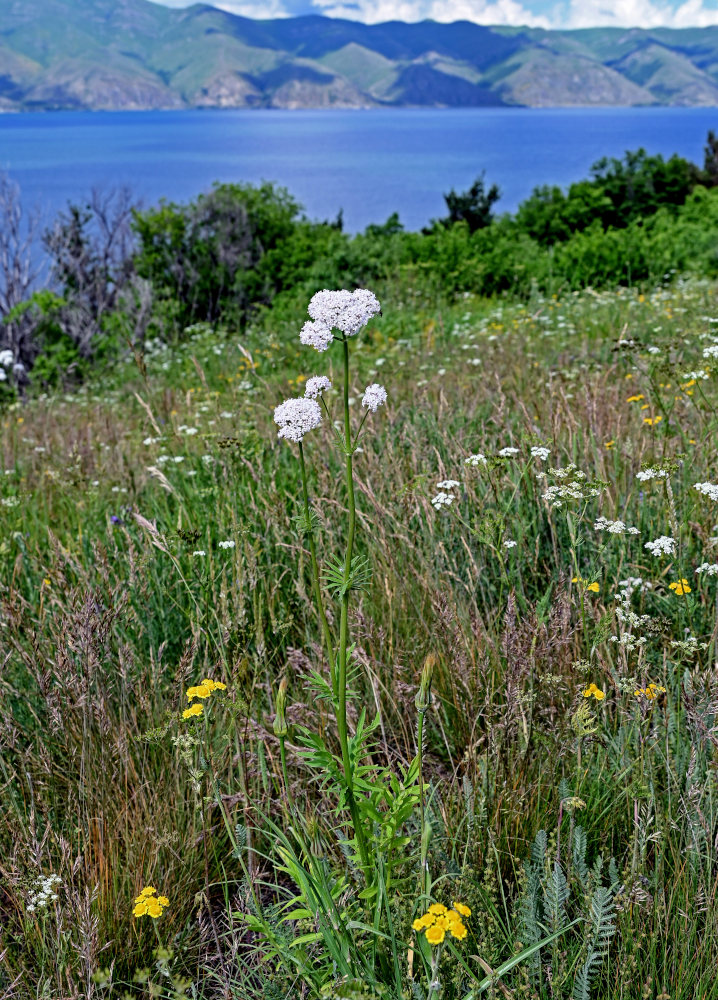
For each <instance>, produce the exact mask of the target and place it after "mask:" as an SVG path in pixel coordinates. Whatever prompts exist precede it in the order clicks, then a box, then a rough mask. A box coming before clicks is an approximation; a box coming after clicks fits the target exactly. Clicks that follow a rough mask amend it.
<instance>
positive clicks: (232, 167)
mask: <svg viewBox="0 0 718 1000" xmlns="http://www.w3.org/2000/svg"><path fill="white" fill-rule="evenodd" d="M709 128H713V129H715V130H716V131H718V108H601V109H583V108H581V109H565V108H561V109H522V108H516V109H513V108H512V109H502V108H489V109H486V108H468V109H451V110H448V109H447V110H444V109H426V110H424V109H381V110H368V111H339V110H337V111H179V112H178V111H147V112H112V113H109V112H108V113H104V112H95V113H92V112H55V113H50V114H18V115H0V170H5V171H8V172H9V173H10V174H11V175H12V177H13V178H14V179H15V180H17V181H18V182H19V183H20V185H21V187H22V190H23V201H24V203H25V204H26V205H27V206H30V205H35V204H37V205H39V206H40V207H41V209H42V211H43V215H44V216H45V217H46V218H49V217H50V216H51V215H52V214H54V212H55V211H57V210H58V209H59V208H62V207H64V206H65V204H66V203H67V201H68V200H69V199H80V198H82V197H83V195H85V194H87V193H88V192H89V190H90V189H91V188H92V187H93V186H97V185H99V186H102V187H108V186H112V185H116V184H128V185H130V186H131V187H132V189H133V190H134V192H135V193H136V195H137V196H138V197H139V198H141V199H142V200H143V202H144V203H145V204H149V203H153V202H156V201H158V200H159V199H160V198H161V197H165V198H167V199H170V200H175V201H181V200H185V199H188V198H191V197H192V196H194V195H196V194H198V193H199V192H201V191H203V190H207V189H208V188H209V187H210V186H211V184H212V182H213V181H215V180H218V181H251V182H257V181H260V180H262V179H266V180H272V181H276V182H278V183H280V184H282V185H284V186H285V187H287V188H289V190H290V191H291V192H292V194H293V195H294V196H295V197H296V198H297V199H298V200H299V201H300V202H301V203H302V204H303V205H304V207H305V210H306V212H307V214H308V215H309V216H310V217H311V218H315V219H327V218H334V217H335V216H336V214H337V212H338V211H339V209H340V208H341V209H343V210H344V220H345V226H346V228H347V229H348V230H350V231H352V232H355V231H357V230H360V229H363V228H364V227H365V226H366V225H368V224H369V223H370V222H383V221H385V220H386V219H387V217H388V216H389V215H390V214H391V213H392V212H394V211H398V212H399V215H400V218H401V220H402V222H403V223H404V225H405V226H406V227H407V228H408V229H418V228H420V227H421V226H423V225H425V224H426V222H427V221H428V220H429V219H430V218H432V217H434V216H437V215H440V214H442V212H443V210H444V203H443V199H442V192H445V191H448V190H449V189H450V188H451V187H454V188H456V189H457V190H463V189H465V188H466V187H468V186H469V185H470V184H471V182H472V181H473V179H474V178H475V177H476V176H477V175H478V174H479V173H480V172H481V171H482V170H485V171H486V178H487V181H488V182H490V183H492V182H494V181H495V182H496V183H498V184H499V185H500V187H501V190H502V192H503V197H502V199H501V202H500V203H499V205H498V209H499V210H503V211H510V210H512V209H514V208H515V207H516V205H517V204H518V203H519V202H520V201H521V200H522V199H523V198H525V197H526V196H527V195H528V194H530V192H531V190H532V189H533V187H534V186H535V185H537V184H560V185H566V184H568V183H570V182H571V181H574V180H578V179H580V178H582V177H585V176H587V173H588V170H589V168H590V166H591V164H592V163H594V162H595V161H596V160H597V159H598V158H600V157H601V156H605V155H608V156H621V155H622V154H623V153H624V152H625V151H626V150H627V149H637V148H638V147H639V146H644V147H645V148H646V149H647V150H648V151H649V152H651V153H662V154H664V155H670V154H671V153H674V152H676V153H680V154H681V155H683V156H687V157H689V158H690V159H692V160H694V161H695V162H699V163H702V159H703V144H704V140H705V136H706V133H707V131H708V129H709Z"/></svg>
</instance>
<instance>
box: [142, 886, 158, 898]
mask: <svg viewBox="0 0 718 1000" xmlns="http://www.w3.org/2000/svg"><path fill="white" fill-rule="evenodd" d="M156 892H157V890H156V889H155V887H154V886H153V885H148V886H145V888H144V889H141V890H140V896H154V895H155V893H156Z"/></svg>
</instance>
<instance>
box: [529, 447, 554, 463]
mask: <svg viewBox="0 0 718 1000" xmlns="http://www.w3.org/2000/svg"><path fill="white" fill-rule="evenodd" d="M550 454H551V449H550V448H542V447H536V448H532V449H531V458H540V459H541V461H542V462H545V461H546V459H547V458H548V457H549V455H550Z"/></svg>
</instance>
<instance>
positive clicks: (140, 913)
mask: <svg viewBox="0 0 718 1000" xmlns="http://www.w3.org/2000/svg"><path fill="white" fill-rule="evenodd" d="M169 905H170V901H169V899H167V897H166V896H158V895H157V890H156V889H155V887H154V886H153V885H148V886H146V887H145V888H144V889H143V890H142V891H141V892H140V894H139V896H137V897H136V899H135V906H134V909H133V910H132V916H133V917H152V918H153V919H154V920H156V919H157V917H161V916H162V911H163V910H164V909H165V907H167V906H169Z"/></svg>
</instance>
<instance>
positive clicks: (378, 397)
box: [361, 382, 386, 413]
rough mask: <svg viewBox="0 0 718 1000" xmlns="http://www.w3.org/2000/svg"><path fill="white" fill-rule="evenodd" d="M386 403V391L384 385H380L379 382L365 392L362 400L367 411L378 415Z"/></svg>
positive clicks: (368, 387)
mask: <svg viewBox="0 0 718 1000" xmlns="http://www.w3.org/2000/svg"><path fill="white" fill-rule="evenodd" d="M384 403H386V389H385V388H384V386H383V385H379V383H378V382H372V384H371V385H368V386H367V387H366V389H365V390H364V395H363V396H362V398H361V405H362V406H364V407H365V408H366V409H367V410H371V412H372V413H376V411H377V410H378V409H379V407H380V406H383V405H384Z"/></svg>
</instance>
